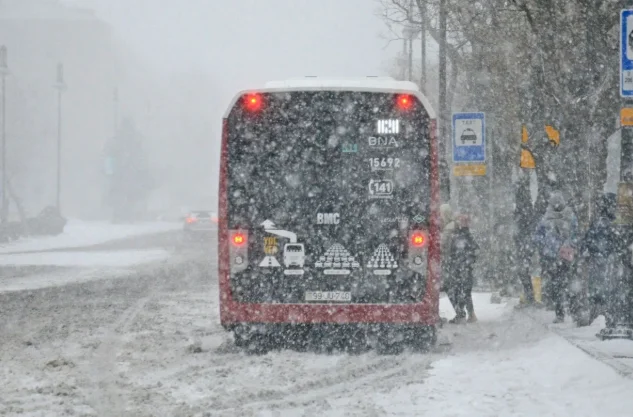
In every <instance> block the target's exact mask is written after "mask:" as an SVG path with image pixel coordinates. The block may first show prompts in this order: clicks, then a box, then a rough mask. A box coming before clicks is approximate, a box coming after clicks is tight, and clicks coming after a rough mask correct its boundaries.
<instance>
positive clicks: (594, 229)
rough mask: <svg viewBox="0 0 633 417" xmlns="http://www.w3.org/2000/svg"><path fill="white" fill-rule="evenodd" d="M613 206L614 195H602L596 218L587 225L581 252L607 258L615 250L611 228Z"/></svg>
mask: <svg viewBox="0 0 633 417" xmlns="http://www.w3.org/2000/svg"><path fill="white" fill-rule="evenodd" d="M615 206H616V202H615V194H605V195H603V196H602V197H601V199H600V200H599V202H598V204H597V207H596V209H597V210H596V212H597V213H596V214H597V217H596V219H595V220H594V221H593V222H591V225H589V229H588V230H587V233H586V234H585V237H584V238H583V240H582V245H581V250H582V251H583V252H586V253H587V254H588V255H589V256H591V257H597V256H599V257H607V256H608V255H609V254H611V253H613V252H615V251H616V249H617V248H616V242H615V240H616V236H615V229H614V227H613V221H614V220H615V209H616V207H615Z"/></svg>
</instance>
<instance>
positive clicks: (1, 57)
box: [0, 45, 9, 223]
mask: <svg viewBox="0 0 633 417" xmlns="http://www.w3.org/2000/svg"><path fill="white" fill-rule="evenodd" d="M8 74H9V67H8V65H7V47H6V46H4V45H2V46H0V76H1V77H2V208H1V210H2V213H0V218H1V220H2V223H6V222H7V220H8V214H9V204H8V201H9V200H8V199H7V117H6V115H7V112H6V105H5V104H6V78H7V75H8Z"/></svg>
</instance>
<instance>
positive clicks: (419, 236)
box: [411, 233, 426, 246]
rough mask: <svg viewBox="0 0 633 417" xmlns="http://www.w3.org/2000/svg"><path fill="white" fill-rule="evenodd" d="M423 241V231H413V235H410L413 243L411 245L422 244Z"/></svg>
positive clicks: (424, 238) (424, 239)
mask: <svg viewBox="0 0 633 417" xmlns="http://www.w3.org/2000/svg"><path fill="white" fill-rule="evenodd" d="M425 243H426V236H425V235H424V233H414V234H413V236H411V244H413V246H424V244H425Z"/></svg>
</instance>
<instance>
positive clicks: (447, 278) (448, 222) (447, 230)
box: [440, 204, 462, 316]
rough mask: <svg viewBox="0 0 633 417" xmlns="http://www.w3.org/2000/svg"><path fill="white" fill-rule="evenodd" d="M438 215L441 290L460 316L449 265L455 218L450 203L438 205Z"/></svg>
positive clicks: (455, 289) (455, 288)
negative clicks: (440, 222) (440, 221)
mask: <svg viewBox="0 0 633 417" xmlns="http://www.w3.org/2000/svg"><path fill="white" fill-rule="evenodd" d="M440 217H441V220H442V231H441V233H440V254H441V264H442V283H441V291H444V292H445V293H446V294H447V295H448V299H449V300H450V302H451V304H452V305H453V309H454V310H455V313H457V315H458V316H462V314H461V312H460V311H459V303H458V296H457V287H456V286H455V281H454V280H453V277H452V267H451V263H452V262H451V253H450V250H451V242H452V240H453V235H454V233H455V228H456V227H455V220H454V219H453V209H452V208H451V206H450V204H442V205H441V206H440Z"/></svg>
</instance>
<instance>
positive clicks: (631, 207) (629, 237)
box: [598, 10, 633, 340]
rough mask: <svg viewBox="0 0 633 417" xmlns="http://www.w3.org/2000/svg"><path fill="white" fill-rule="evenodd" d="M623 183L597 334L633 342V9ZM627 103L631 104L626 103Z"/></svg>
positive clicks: (623, 57)
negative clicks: (605, 305)
mask: <svg viewBox="0 0 633 417" xmlns="http://www.w3.org/2000/svg"><path fill="white" fill-rule="evenodd" d="M620 96H621V97H622V99H623V100H622V101H623V108H622V110H621V112H620V122H621V123H620V125H621V130H620V135H621V139H622V142H621V147H620V182H619V184H618V192H617V218H616V221H615V227H616V235H617V239H616V245H617V246H616V247H617V254H616V258H618V259H617V265H619V266H621V268H612V270H613V271H614V272H612V274H617V275H618V276H612V277H610V278H611V279H610V281H611V282H612V284H611V285H612V286H611V288H610V292H611V294H610V295H611V297H610V299H609V306H608V310H609V313H608V315H607V316H608V318H607V323H606V327H605V328H604V329H602V330H601V331H600V333H598V337H600V338H601V339H603V340H604V339H614V338H629V339H633V311H632V310H633V250H632V249H631V248H630V246H631V242H633V122H632V120H631V119H632V117H631V116H633V110H630V109H627V104H629V103H630V100H631V99H633V10H622V11H621V13H620ZM627 100H628V103H627Z"/></svg>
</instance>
